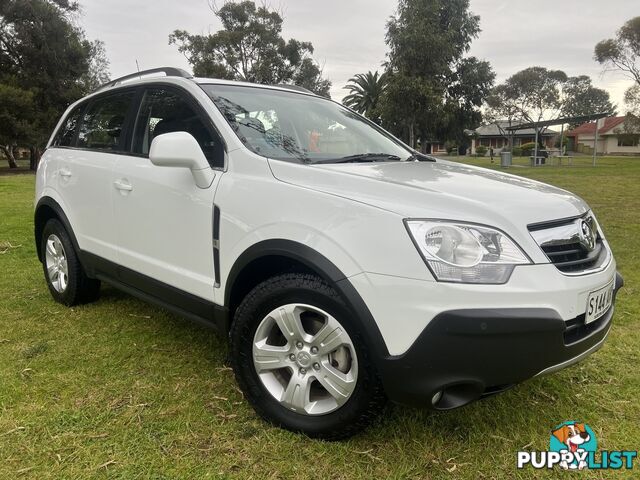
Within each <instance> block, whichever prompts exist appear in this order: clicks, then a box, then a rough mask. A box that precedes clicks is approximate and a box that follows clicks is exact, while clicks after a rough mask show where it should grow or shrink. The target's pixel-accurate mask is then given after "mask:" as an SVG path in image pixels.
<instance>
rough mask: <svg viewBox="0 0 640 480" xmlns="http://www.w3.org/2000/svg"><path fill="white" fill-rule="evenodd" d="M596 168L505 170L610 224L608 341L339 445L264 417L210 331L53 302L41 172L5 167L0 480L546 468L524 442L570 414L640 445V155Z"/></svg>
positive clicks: (110, 303)
mask: <svg viewBox="0 0 640 480" xmlns="http://www.w3.org/2000/svg"><path fill="white" fill-rule="evenodd" d="M466 161H467V162H468V163H472V164H476V165H482V166H486V167H490V166H491V164H490V163H489V159H488V158H482V159H469V160H466ZM589 163H590V159H589V158H584V159H576V161H575V162H574V166H573V167H560V168H558V167H548V166H547V167H538V168H535V169H532V168H517V167H514V168H512V169H511V170H510V172H511V173H515V174H518V175H524V176H526V177H531V178H535V179H539V180H542V181H545V182H549V183H552V184H555V185H558V186H560V187H563V188H567V189H569V190H572V191H574V192H576V193H577V194H579V195H581V196H582V197H583V198H584V199H585V200H587V201H588V202H589V203H590V205H591V206H592V208H593V210H594V211H595V213H596V215H597V217H598V219H599V221H600V223H601V224H602V225H603V228H604V230H605V233H606V234H607V236H608V239H609V241H610V243H611V245H612V246H613V249H614V252H615V254H616V258H617V261H618V266H619V269H620V271H621V272H622V274H623V275H624V277H625V280H626V285H625V288H624V289H623V290H621V292H620V294H619V296H618V304H617V313H616V316H615V325H614V327H613V329H612V332H611V334H610V336H609V339H608V342H607V343H606V345H605V347H604V348H603V349H602V350H600V351H599V352H598V353H596V354H595V355H593V356H591V357H589V358H588V359H587V360H586V361H584V362H582V363H580V364H578V365H576V366H574V367H572V368H569V369H567V370H563V371H561V372H559V373H556V374H554V375H551V376H547V377H542V378H536V379H534V380H531V381H529V382H526V383H524V384H522V385H520V386H518V387H516V388H514V389H512V390H511V391H509V392H506V393H504V394H501V395H498V396H495V397H492V398H489V399H486V400H483V401H480V402H477V403H475V404H472V405H470V406H467V407H465V408H462V409H459V410H455V411H451V412H445V413H430V412H427V411H420V410H414V409H408V408H401V407H396V406H391V407H389V409H388V411H387V412H386V414H385V415H384V416H383V417H382V418H381V420H380V421H379V422H378V423H377V424H376V425H374V426H373V428H371V429H369V430H368V431H366V432H365V433H363V434H361V435H359V436H357V437H355V438H353V439H351V440H349V441H346V442H341V443H324V442H320V441H312V440H309V439H306V438H304V437H302V436H300V435H295V434H292V433H288V432H285V431H283V430H280V429H277V428H273V427H271V426H268V425H267V424H265V423H263V422H262V421H261V420H259V419H258V418H257V417H256V415H255V414H254V413H253V411H252V410H251V408H250V407H249V406H248V405H247V404H246V403H245V402H244V401H243V399H242V395H241V394H240V393H239V392H238V390H237V388H236V385H235V382H234V380H233V375H232V372H231V371H230V370H229V369H228V368H226V367H225V366H224V363H223V359H224V358H225V355H226V346H225V343H224V341H222V340H221V339H219V338H218V337H216V336H215V335H214V334H213V333H211V332H210V331H208V330H205V329H202V328H200V327H198V326H194V325H192V324H190V323H188V322H187V321H183V320H182V319H180V318H177V317H175V316H173V315H171V314H169V313H166V312H165V311H163V310H160V309H157V308H155V307H152V306H149V305H147V304H144V303H142V302H140V301H138V300H135V299H133V298H131V297H129V296H127V295H125V294H123V293H119V292H117V291H115V290H113V289H111V288H109V287H103V296H102V299H101V300H100V301H99V302H98V303H95V304H93V305H87V306H82V307H78V308H74V309H67V308H65V307H62V306H61V305H59V304H56V303H54V302H53V301H52V300H51V298H50V296H49V292H48V291H47V288H46V285H45V282H44V279H43V275H42V269H41V265H40V264H39V263H38V261H37V259H36V255H35V248H34V242H33V234H32V231H33V225H32V208H33V206H32V205H33V193H34V176H33V175H16V176H7V175H5V176H0V271H1V272H2V275H0V292H1V293H0V478H3V479H4V478H34V479H48V478H51V479H59V478H69V479H78V478H103V477H104V478H121V479H136V478H153V479H165V478H176V479H185V478H194V479H201V478H215V477H237V478H317V479H325V478H331V479H336V478H421V479H423V478H467V479H478V478H505V479H506V478H539V477H540V476H541V475H542V473H543V472H538V471H534V470H532V469H527V470H523V471H518V470H516V468H515V462H516V451H518V450H521V449H532V450H545V449H546V448H547V447H548V442H549V433H550V429H551V428H552V427H553V426H554V425H556V424H558V423H560V422H562V421H565V420H572V419H573V420H580V421H583V422H586V423H588V424H589V425H590V426H591V427H592V429H593V430H594V432H595V433H596V435H597V439H598V443H599V447H600V448H602V449H607V450H624V449H633V450H635V449H638V448H640V367H639V365H640V321H639V320H640V291H639V287H638V286H639V285H640V159H638V158H636V159H622V158H605V159H599V160H598V163H599V166H598V167H597V168H596V169H593V168H591V167H588V166H587V165H588V164H589ZM493 167H494V168H498V167H497V166H495V165H494V166H493ZM505 201H506V202H508V201H509V199H505ZM462 353H464V352H462ZM505 361H506V362H508V361H509V359H508V358H505ZM639 469H640V464H638V463H636V465H635V469H634V470H633V471H631V472H619V475H621V477H626V478H631V477H633V476H634V475H632V474H635V476H636V478H637V475H638V470H639ZM551 475H554V473H553V472H552V473H551ZM555 475H556V476H558V475H560V474H558V473H555ZM562 475H570V474H568V473H564V472H562ZM612 476H615V474H614V472H610V471H605V472H598V471H591V472H583V473H582V474H580V477H581V478H611V477H612ZM563 478H564V477H563ZM567 478H568V477H567Z"/></svg>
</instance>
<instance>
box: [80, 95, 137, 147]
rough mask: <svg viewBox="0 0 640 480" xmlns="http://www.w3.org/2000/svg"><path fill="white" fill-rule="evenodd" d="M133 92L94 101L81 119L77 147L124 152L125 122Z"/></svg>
mask: <svg viewBox="0 0 640 480" xmlns="http://www.w3.org/2000/svg"><path fill="white" fill-rule="evenodd" d="M134 98H135V92H133V91H131V92H123V93H117V94H114V95H109V96H108V97H104V98H99V99H97V100H95V101H94V102H93V103H91V105H90V106H89V108H88V109H87V111H86V112H85V114H84V115H83V118H82V125H81V126H80V133H79V135H78V143H77V146H78V147H79V148H89V149H93V150H110V151H124V150H125V149H126V147H125V138H124V137H125V134H124V129H125V121H126V119H127V115H128V113H129V110H130V108H131V106H132V104H133V100H134Z"/></svg>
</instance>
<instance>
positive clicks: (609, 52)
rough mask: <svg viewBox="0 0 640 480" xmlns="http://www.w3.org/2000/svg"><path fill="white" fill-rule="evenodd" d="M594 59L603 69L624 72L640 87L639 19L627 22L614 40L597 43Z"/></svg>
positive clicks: (609, 39)
mask: <svg viewBox="0 0 640 480" xmlns="http://www.w3.org/2000/svg"><path fill="white" fill-rule="evenodd" d="M594 58H595V60H596V61H597V62H598V63H600V64H601V65H603V66H604V67H605V68H610V69H616V70H621V71H622V72H625V73H626V74H627V75H629V76H630V77H631V78H633V79H634V80H635V82H636V84H638V85H640V17H635V18H632V19H631V20H629V21H627V22H626V23H625V24H624V25H623V26H622V27H621V28H620V30H618V32H617V33H616V37H615V38H608V39H606V40H602V41H601V42H599V43H598V44H597V45H596V47H595V51H594Z"/></svg>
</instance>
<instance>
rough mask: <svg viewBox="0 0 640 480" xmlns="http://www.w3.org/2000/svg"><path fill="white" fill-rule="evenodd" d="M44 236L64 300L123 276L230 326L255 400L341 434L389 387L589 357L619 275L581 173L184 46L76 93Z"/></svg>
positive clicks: (534, 369) (41, 173) (43, 219)
mask: <svg viewBox="0 0 640 480" xmlns="http://www.w3.org/2000/svg"><path fill="white" fill-rule="evenodd" d="M160 73H163V74H164V76H159V75H160ZM35 237H36V244H37V249H38V256H39V258H40V261H41V262H42V263H43V265H44V273H45V277H46V279H47V282H48V285H49V289H50V291H51V294H52V295H53V297H54V299H55V300H57V301H59V302H61V303H64V304H66V305H75V304H78V303H81V302H89V301H92V300H95V299H96V298H97V297H98V293H99V287H100V282H101V281H105V282H107V283H109V284H112V285H114V286H116V287H118V288H121V289H123V290H124V291H126V292H129V293H131V294H133V295H136V296H139V297H141V298H143V299H144V300H148V301H151V302H154V303H157V304H160V305H162V306H164V307H166V308H168V309H171V310H172V311H174V312H177V313H178V314H181V315H184V316H185V317H188V318H190V319H193V320H196V321H199V322H204V323H206V324H207V325H211V326H213V327H215V328H216V329H217V330H219V331H220V332H221V333H222V334H223V335H225V336H228V338H229V341H230V347H229V348H230V360H231V363H232V366H233V370H234V372H235V375H236V378H237V381H238V383H239V384H240V387H241V388H242V390H243V392H244V394H245V396H246V398H247V400H248V401H249V402H251V404H252V405H253V407H254V408H255V410H256V411H257V412H258V413H259V414H260V415H261V416H262V417H264V418H265V419H267V420H269V421H271V422H274V423H275V424H277V425H280V426H283V427H285V428H288V429H291V430H294V431H300V432H304V433H306V434H308V435H310V436H313V437H320V438H326V439H336V438H341V437H346V436H348V435H351V434H353V433H354V432H356V431H358V430H359V429H361V428H362V427H364V426H365V425H367V424H368V423H369V422H370V421H371V419H372V418H374V417H375V416H376V414H377V413H378V412H379V411H380V409H381V408H382V406H383V404H384V402H385V400H386V399H391V400H393V401H396V402H400V403H408V404H414V405H422V406H426V407H430V408H434V409H440V410H444V409H450V408H455V407H459V406H462V405H465V404H467V403H469V402H471V401H474V400H476V399H478V398H481V397H485V396H488V395H491V394H494V393H497V392H500V391H503V390H505V389H507V388H509V387H511V386H512V385H514V384H516V383H518V382H521V381H523V380H525V379H528V378H530V377H533V376H536V375H539V374H541V373H547V372H551V371H555V370H558V369H560V368H563V367H566V366H568V365H570V364H572V363H575V362H577V361H579V360H581V359H583V358H584V357H586V356H587V355H589V354H590V353H592V352H594V351H595V350H597V349H598V348H599V347H600V346H601V345H602V343H603V342H604V340H605V338H606V336H607V334H608V332H609V329H610V327H611V317H612V314H613V303H614V299H615V295H616V292H617V291H618V289H619V288H620V287H621V286H622V278H621V277H620V276H619V275H618V274H617V273H616V263H615V261H614V259H613V256H612V254H611V250H610V248H609V245H608V244H607V241H606V239H605V237H604V235H603V233H602V230H601V229H600V227H599V226H598V224H597V222H596V220H595V217H594V215H593V213H592V212H591V211H590V210H589V207H588V206H587V205H586V204H585V202H584V201H582V200H581V199H580V198H578V197H576V196H575V195H573V194H571V193H569V192H567V191H564V190H560V189H558V188H554V187H551V186H548V185H545V184H542V183H538V182H535V181H531V180H526V179H523V178H519V177H515V176H512V175H507V174H503V173H498V172H495V171H491V170H485V169H481V168H475V167H471V166H465V165H461V164H457V163H452V162H448V161H443V160H439V159H438V160H436V159H433V158H431V157H426V156H423V155H420V154H419V153H417V152H415V151H413V150H411V149H409V148H408V147H407V146H406V145H404V144H403V143H402V142H400V141H399V140H397V139H396V138H394V137H393V136H392V135H390V134H389V133H387V132H385V131H384V130H382V129H381V128H380V127H378V126H377V125H375V124H374V123H372V122H370V121H368V120H367V119H365V118H363V117H361V116H359V115H357V114H356V113H354V112H352V111H351V110H349V109H347V108H345V107H343V106H342V105H340V104H338V103H335V102H332V101H330V100H327V99H324V98H321V97H318V96H316V95H313V94H311V93H310V92H307V91H304V90H302V89H300V88H297V87H290V86H265V85H252V84H245V83H238V82H230V81H224V80H213V79H196V78H192V77H190V76H189V75H188V74H187V73H186V72H184V71H182V70H178V69H171V68H166V69H157V70H152V71H147V72H143V73H141V74H135V75H131V76H128V77H124V78H122V79H119V80H116V81H114V82H111V83H110V84H108V85H106V86H105V87H103V88H101V89H100V90H99V91H98V92H96V93H94V94H92V95H89V96H88V97H86V98H84V99H82V100H80V101H79V102H77V103H75V104H74V105H72V106H71V107H70V108H69V109H68V111H67V112H66V113H65V114H64V116H63V118H62V120H61V121H60V123H59V124H58V126H57V128H56V130H55V132H54V134H53V135H52V137H51V139H50V141H49V145H48V148H47V150H46V152H45V154H44V156H43V158H42V161H41V163H40V167H39V169H38V173H37V189H36V210H35Z"/></svg>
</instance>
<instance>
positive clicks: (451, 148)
mask: <svg viewBox="0 0 640 480" xmlns="http://www.w3.org/2000/svg"><path fill="white" fill-rule="evenodd" d="M444 148H445V149H446V150H447V153H448V154H449V155H452V154H454V153H458V146H457V145H456V143H455V142H451V141H446V142H445V143H444Z"/></svg>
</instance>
